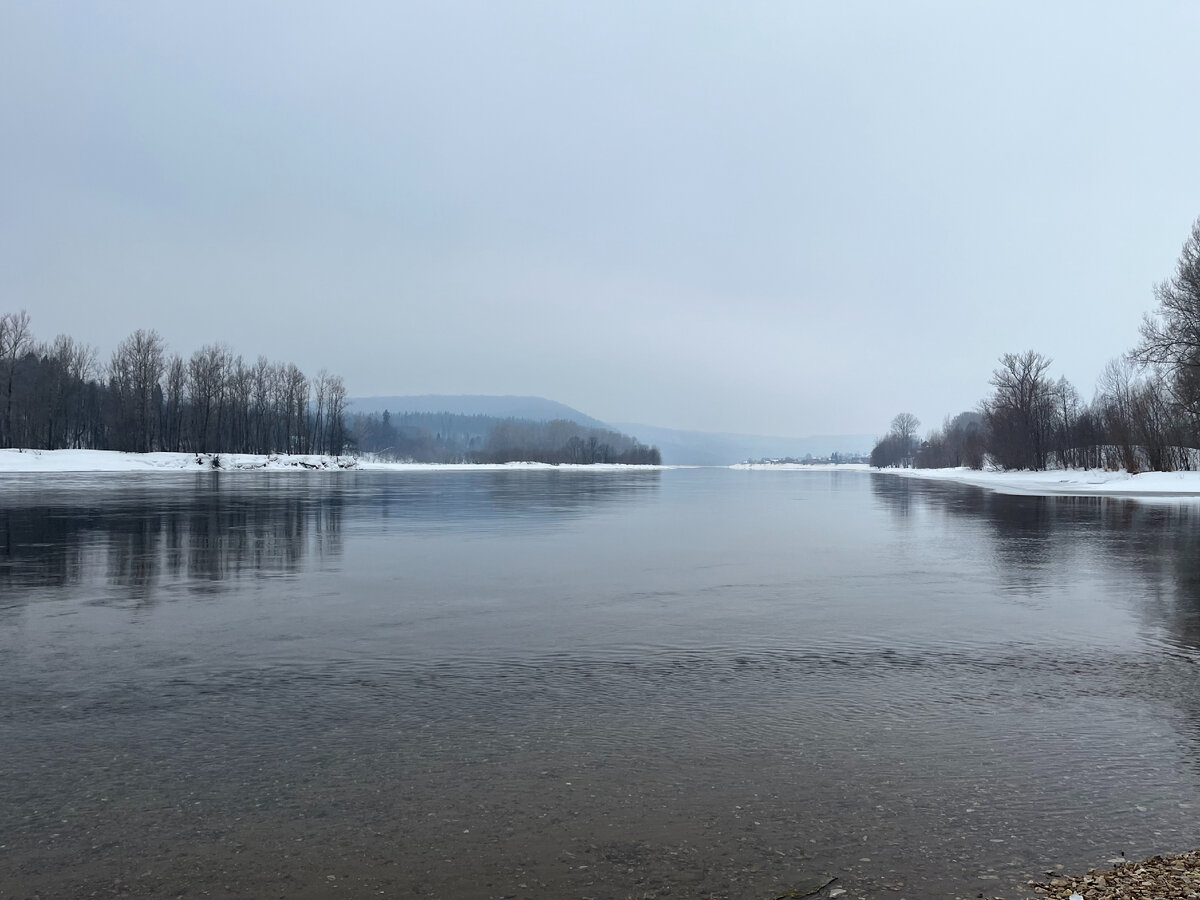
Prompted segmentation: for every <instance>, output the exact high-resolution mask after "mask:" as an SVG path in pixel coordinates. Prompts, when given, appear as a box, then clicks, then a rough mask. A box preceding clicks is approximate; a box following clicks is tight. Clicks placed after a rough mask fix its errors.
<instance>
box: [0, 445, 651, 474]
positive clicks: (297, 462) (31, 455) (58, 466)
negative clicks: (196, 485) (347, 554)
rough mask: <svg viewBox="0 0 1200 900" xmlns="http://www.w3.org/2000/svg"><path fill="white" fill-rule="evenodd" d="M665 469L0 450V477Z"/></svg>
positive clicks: (348, 457)
mask: <svg viewBox="0 0 1200 900" xmlns="http://www.w3.org/2000/svg"><path fill="white" fill-rule="evenodd" d="M666 468H671V467H670V466H629V465H618V464H607V463H590V464H587V465H581V464H562V465H554V464H551V463H534V462H510V463H404V462H384V461H381V460H378V459H374V458H372V457H370V456H353V455H346V456H322V455H317V454H285V453H270V454H257V453H168V452H155V453H124V452H121V451H118V450H31V449H0V475H6V474H13V475H16V474H36V473H39V472H45V473H54V472H75V473H80V474H84V473H89V472H95V473H103V472H130V473H134V472H204V471H217V472H255V471H292V472H299V471H311V472H341V471H361V470H366V471H396V472H432V471H471V472H480V471H498V472H503V471H512V470H537V469H546V470H556V469H568V470H579V471H629V470H634V471H643V470H650V471H654V470H659V469H666Z"/></svg>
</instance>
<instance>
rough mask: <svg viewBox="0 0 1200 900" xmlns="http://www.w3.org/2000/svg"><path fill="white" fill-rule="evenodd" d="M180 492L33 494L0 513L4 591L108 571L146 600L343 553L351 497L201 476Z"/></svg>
mask: <svg viewBox="0 0 1200 900" xmlns="http://www.w3.org/2000/svg"><path fill="white" fill-rule="evenodd" d="M174 487H175V490H170V491H166V490H158V491H138V492H133V493H130V494H124V493H119V492H117V493H108V492H100V491H92V492H90V493H84V494H82V495H79V496H78V498H77V499H73V498H72V497H70V496H69V495H64V494H63V493H62V492H55V491H52V490H51V491H45V492H32V493H27V494H24V495H21V496H19V497H18V498H16V499H17V501H18V502H15V503H9V504H7V505H5V506H3V507H0V550H2V553H0V593H3V594H4V595H5V596H6V597H8V598H10V599H14V600H20V599H22V598H27V597H28V596H29V595H30V593H31V592H33V591H36V590H37V589H39V588H48V587H54V586H58V585H67V584H75V583H79V582H82V581H84V580H86V579H88V578H92V577H95V575H96V574H97V573H99V572H103V573H104V577H105V579H106V580H107V582H108V583H109V584H110V585H114V586H118V587H122V588H126V589H127V590H128V591H129V596H130V597H131V598H133V599H136V600H139V601H146V600H149V599H151V598H152V595H153V592H154V590H155V588H156V587H158V586H159V585H160V584H161V583H162V581H163V580H164V579H169V580H172V581H184V580H186V581H188V582H189V586H190V587H191V588H192V589H197V588H199V589H201V590H205V589H207V590H216V589H219V584H220V583H221V582H225V581H228V580H232V579H239V578H241V577H243V576H246V575H251V574H258V573H289V572H295V571H297V570H298V569H299V568H300V567H301V565H302V564H303V563H304V561H305V560H306V559H307V558H309V557H310V556H313V555H316V556H317V557H319V558H323V557H337V556H340V555H341V553H342V519H343V513H344V505H345V504H344V497H343V490H342V489H341V486H340V485H336V484H332V483H327V484H325V485H321V486H320V487H319V488H318V489H315V490H314V489H313V488H312V486H311V485H306V486H305V489H304V490H300V491H296V490H289V489H288V487H287V486H283V487H279V488H278V489H277V490H273V491H272V490H262V489H261V486H258V487H259V489H256V490H250V491H246V490H242V488H243V487H245V485H235V484H227V483H222V482H220V481H219V480H218V477H217V476H211V475H209V476H204V475H198V476H197V478H196V480H195V481H194V482H192V481H188V482H187V483H186V485H179V484H178V482H176V483H175V485H174Z"/></svg>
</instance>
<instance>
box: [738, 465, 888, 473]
mask: <svg viewBox="0 0 1200 900" xmlns="http://www.w3.org/2000/svg"><path fill="white" fill-rule="evenodd" d="M729 468H731V469H740V470H742V471H744V472H751V471H754V472H757V471H760V470H761V471H764V472H765V471H783V472H870V471H871V467H870V466H869V465H867V464H866V463H813V464H812V465H809V464H807V463H738V464H737V465H733V466H730V467H729Z"/></svg>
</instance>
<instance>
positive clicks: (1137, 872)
mask: <svg viewBox="0 0 1200 900" xmlns="http://www.w3.org/2000/svg"><path fill="white" fill-rule="evenodd" d="M1109 863H1111V864H1113V868H1111V869H1099V870H1097V869H1092V870H1091V871H1090V872H1088V873H1087V874H1086V875H1079V876H1076V877H1071V876H1058V877H1054V878H1050V879H1049V880H1047V881H1045V882H1031V883H1030V887H1033V888H1035V889H1036V890H1037V891H1038V892H1039V893H1041V894H1045V895H1046V896H1047V897H1049V898H1051V900H1070V898H1071V897H1082V898H1083V900H1151V898H1160V897H1163V898H1165V897H1196V896H1200V850H1192V851H1190V852H1187V853H1178V854H1175V855H1172V856H1152V857H1150V858H1149V859H1144V860H1141V861H1139V862H1133V861H1126V860H1124V859H1120V858H1117V859H1110V860H1109Z"/></svg>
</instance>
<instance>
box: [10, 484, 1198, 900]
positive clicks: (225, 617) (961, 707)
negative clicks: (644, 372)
mask: <svg viewBox="0 0 1200 900" xmlns="http://www.w3.org/2000/svg"><path fill="white" fill-rule="evenodd" d="M1197 546H1200V507H1198V506H1196V505H1195V504H1193V503H1163V502H1159V503H1151V504H1146V503H1139V502H1137V501H1133V500H1122V499H1088V498H1070V497H1057V498H1039V497H1013V496H1002V495H995V494H988V493H984V492H983V491H980V490H978V489H974V488H968V487H962V486H956V485H947V484H939V483H924V482H919V481H912V480H908V479H899V478H891V477H888V476H881V475H868V474H864V473H859V472H795V471H786V472H763V471H754V472H741V471H738V472H735V471H728V470H678V471H665V472H586V471H585V472H578V471H572V472H566V471H563V472H558V471H544V470H538V471H529V472H520V471H515V472H469V473H454V472H449V473H437V472H428V473H404V474H395V473H371V472H358V473H353V472H339V473H324V474H311V473H250V474H242V473H224V474H222V473H203V474H192V473H189V474H181V475H178V476H176V475H165V474H164V475H159V474H155V475H151V476H147V475H139V476H131V477H125V476H63V477H61V478H57V479H55V480H50V479H47V478H45V476H5V477H3V478H0V685H3V687H4V690H3V692H2V693H0V784H3V801H4V802H3V804H2V805H0V845H2V846H0V896H5V897H7V896H12V897H25V896H28V897H33V896H38V895H41V896H123V895H141V896H177V895H180V894H182V895H184V896H197V895H202V894H203V892H205V891H207V892H208V893H209V895H211V896H239V895H240V896H248V897H270V896H280V897H297V896H299V897H303V896H311V897H320V896H330V895H333V894H334V893H338V894H342V895H345V896H379V895H381V894H382V895H385V896H398V895H403V896H427V897H466V898H473V897H479V898H485V897H550V896H554V897H626V896H630V897H666V896H687V897H709V896H711V897H731V898H771V897H775V896H777V895H778V894H780V893H782V892H783V891H785V890H788V889H794V888H798V887H804V886H807V885H810V884H812V883H813V882H814V881H819V880H822V879H823V877H824V876H825V875H836V876H838V878H839V881H838V882H837V883H836V885H835V887H838V886H840V887H842V888H845V889H847V890H848V891H849V892H850V893H849V895H848V896H851V897H854V896H879V895H880V894H881V893H884V892H886V894H887V895H888V896H896V897H906V896H907V897H928V896H962V897H975V896H977V895H979V894H981V893H982V894H984V895H985V896H988V897H992V896H1005V897H1018V896H1026V895H1028V894H1029V891H1028V890H1027V889H1026V888H1025V887H1024V883H1025V881H1026V880H1027V879H1028V878H1030V877H1034V876H1041V875H1042V874H1043V873H1044V872H1045V871H1047V870H1050V869H1052V868H1053V867H1054V866H1056V865H1064V866H1066V867H1067V868H1068V869H1085V868H1088V867H1090V866H1093V865H1097V864H1101V863H1103V861H1104V860H1105V859H1107V858H1109V857H1113V856H1116V855H1118V854H1120V853H1121V852H1125V853H1126V854H1127V855H1129V856H1130V857H1140V856H1144V855H1149V854H1151V853H1155V852H1162V851H1167V850H1178V849H1184V848H1189V847H1195V846H1197V845H1198V844H1200V818H1198V816H1197V813H1198V811H1200V676H1198V674H1197V661H1198V660H1200V652H1198V649H1197V648H1198V647H1200V557H1198V555H1197V552H1196V548H1197Z"/></svg>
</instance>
